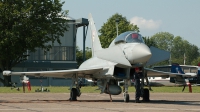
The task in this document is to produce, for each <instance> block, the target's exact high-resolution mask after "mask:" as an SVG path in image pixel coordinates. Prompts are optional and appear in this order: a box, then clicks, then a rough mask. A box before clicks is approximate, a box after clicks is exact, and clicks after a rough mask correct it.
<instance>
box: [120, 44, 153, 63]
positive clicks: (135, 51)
mask: <svg viewBox="0 0 200 112" xmlns="http://www.w3.org/2000/svg"><path fill="white" fill-rule="evenodd" d="M124 52H125V55H126V58H127V59H128V60H129V62H130V63H131V64H135V63H146V62H147V61H148V60H149V59H150V58H151V55H152V54H151V51H150V49H149V47H148V46H146V45H145V44H142V43H141V44H136V45H135V46H132V47H129V48H126V49H125V50H124Z"/></svg>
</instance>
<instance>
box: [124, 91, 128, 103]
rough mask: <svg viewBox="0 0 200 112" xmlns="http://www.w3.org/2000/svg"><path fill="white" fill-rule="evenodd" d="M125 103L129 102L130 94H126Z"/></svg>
mask: <svg viewBox="0 0 200 112" xmlns="http://www.w3.org/2000/svg"><path fill="white" fill-rule="evenodd" d="M124 102H126V103H127V102H129V94H127V93H124Z"/></svg>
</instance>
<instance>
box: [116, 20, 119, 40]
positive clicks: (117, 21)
mask: <svg viewBox="0 0 200 112" xmlns="http://www.w3.org/2000/svg"><path fill="white" fill-rule="evenodd" d="M115 23H116V29H117V36H118V23H119V18H117V19H116V20H115Z"/></svg>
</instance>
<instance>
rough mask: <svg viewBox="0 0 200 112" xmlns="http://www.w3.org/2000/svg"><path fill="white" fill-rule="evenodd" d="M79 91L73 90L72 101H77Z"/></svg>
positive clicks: (71, 93)
mask: <svg viewBox="0 0 200 112" xmlns="http://www.w3.org/2000/svg"><path fill="white" fill-rule="evenodd" d="M77 95H78V91H77V89H76V88H72V89H71V92H70V100H71V101H76V100H77Z"/></svg>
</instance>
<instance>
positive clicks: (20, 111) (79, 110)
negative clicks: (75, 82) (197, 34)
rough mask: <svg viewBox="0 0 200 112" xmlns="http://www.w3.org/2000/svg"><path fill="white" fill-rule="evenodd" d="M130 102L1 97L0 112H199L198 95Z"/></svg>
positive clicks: (97, 97) (101, 97) (102, 97)
mask: <svg viewBox="0 0 200 112" xmlns="http://www.w3.org/2000/svg"><path fill="white" fill-rule="evenodd" d="M129 95H130V102H129V103H124V101H123V95H122V94H120V95H116V96H112V99H113V101H112V102H110V97H109V95H108V94H99V93H82V95H81V97H78V101H69V100H68V98H69V93H5V94H4V93H1V94H0V112H172V111H173V112H189V111H190V112H200V94H199V93H150V100H151V101H150V102H142V103H134V101H135V100H134V95H135V93H129Z"/></svg>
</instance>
